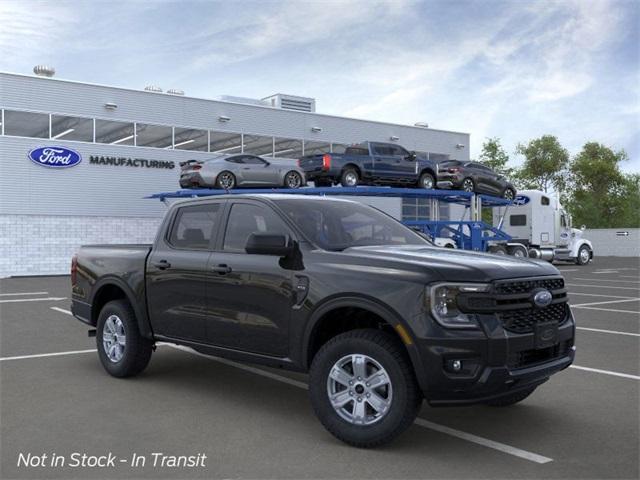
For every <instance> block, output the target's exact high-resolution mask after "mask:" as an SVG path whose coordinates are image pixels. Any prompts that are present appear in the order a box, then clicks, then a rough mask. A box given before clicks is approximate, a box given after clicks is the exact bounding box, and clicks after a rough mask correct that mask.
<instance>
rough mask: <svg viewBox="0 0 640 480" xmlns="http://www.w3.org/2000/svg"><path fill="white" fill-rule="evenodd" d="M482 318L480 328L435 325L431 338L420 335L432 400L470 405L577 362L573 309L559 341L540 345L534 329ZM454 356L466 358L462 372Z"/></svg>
mask: <svg viewBox="0 0 640 480" xmlns="http://www.w3.org/2000/svg"><path fill="white" fill-rule="evenodd" d="M482 317H483V318H482V319H481V321H480V323H481V325H482V330H474V331H458V332H455V331H451V330H448V329H444V328H441V327H439V326H435V327H434V330H433V332H432V337H431V338H425V339H418V340H417V342H416V346H417V348H418V350H419V355H420V358H421V359H422V362H423V375H424V377H423V378H419V382H420V385H421V387H422V389H423V393H424V396H425V398H426V400H427V402H428V403H429V404H430V405H433V406H454V405H471V404H477V403H483V402H486V401H489V400H493V399H497V398H500V397H503V396H506V395H511V394H513V393H514V392H516V391H518V390H523V389H527V388H530V387H534V386H537V385H540V384H541V383H544V382H545V381H547V380H548V379H549V377H550V376H551V375H553V374H555V373H557V372H559V371H561V370H564V369H565V368H567V367H568V366H569V365H571V363H573V360H574V357H575V347H574V338H575V322H574V319H573V315H572V314H571V313H569V315H568V318H567V319H566V320H565V321H564V322H563V323H562V324H560V326H559V327H558V337H557V343H556V344H554V345H552V346H550V347H547V348H542V349H536V346H535V337H534V334H533V333H524V334H516V333H511V332H509V331H507V330H505V329H503V328H502V325H501V324H500V321H499V320H498V319H497V317H496V316H495V315H483V316H482ZM429 321H431V322H433V321H432V320H431V319H429ZM433 323H435V322H433ZM455 360H459V361H460V362H461V363H462V366H463V368H462V369H461V370H460V371H459V372H454V370H453V369H452V368H451V365H452V362H453V361H455Z"/></svg>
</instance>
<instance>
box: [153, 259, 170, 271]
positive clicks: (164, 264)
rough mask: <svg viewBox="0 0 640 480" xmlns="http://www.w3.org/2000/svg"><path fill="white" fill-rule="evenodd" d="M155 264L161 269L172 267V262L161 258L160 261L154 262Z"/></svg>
mask: <svg viewBox="0 0 640 480" xmlns="http://www.w3.org/2000/svg"><path fill="white" fill-rule="evenodd" d="M153 266H154V267H156V268H159V269H160V270H166V269H167V268H171V264H170V263H169V262H167V261H166V260H160V261H159V262H154V263H153Z"/></svg>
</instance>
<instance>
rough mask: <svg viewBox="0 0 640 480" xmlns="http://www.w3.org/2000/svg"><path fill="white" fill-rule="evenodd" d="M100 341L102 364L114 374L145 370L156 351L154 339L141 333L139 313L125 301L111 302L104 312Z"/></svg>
mask: <svg viewBox="0 0 640 480" xmlns="http://www.w3.org/2000/svg"><path fill="white" fill-rule="evenodd" d="M96 344H97V347H98V357H99V358H100V362H101V363H102V366H103V367H104V369H105V370H106V371H107V372H108V373H109V374H111V375H113V376H114V377H131V376H134V375H137V374H138V373H140V372H142V371H143V370H144V369H145V368H146V366H147V365H148V364H149V360H150V359H151V352H152V351H153V341H152V340H149V339H147V338H144V337H143V336H142V335H140V331H139V330H138V324H137V322H136V315H135V313H134V311H133V309H132V308H131V305H129V303H128V302H126V301H124V300H114V301H111V302H109V303H107V304H106V305H105V306H104V307H103V308H102V310H101V311H100V316H99V317H98V324H97V329H96Z"/></svg>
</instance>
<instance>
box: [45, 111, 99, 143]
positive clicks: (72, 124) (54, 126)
mask: <svg viewBox="0 0 640 480" xmlns="http://www.w3.org/2000/svg"><path fill="white" fill-rule="evenodd" d="M51 138H52V139H60V140H73V141H76V142H93V119H91V118H80V117H68V116H66V115H51Z"/></svg>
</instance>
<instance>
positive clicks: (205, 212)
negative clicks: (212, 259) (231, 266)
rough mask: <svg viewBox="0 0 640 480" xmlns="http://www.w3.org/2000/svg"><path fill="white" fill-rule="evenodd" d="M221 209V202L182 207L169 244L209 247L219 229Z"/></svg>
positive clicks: (181, 246)
mask: <svg viewBox="0 0 640 480" xmlns="http://www.w3.org/2000/svg"><path fill="white" fill-rule="evenodd" d="M220 210H221V204H220V203H208V204H206V205H193V206H188V207H182V208H180V209H179V210H178V213H177V214H176V217H175V220H174V222H173V225H172V228H171V232H170V234H169V239H168V241H169V244H171V245H172V246H173V247H176V248H183V249H187V250H207V249H209V248H210V246H211V241H212V239H213V238H214V236H215V232H216V231H217V229H218V223H219V221H220Z"/></svg>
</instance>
